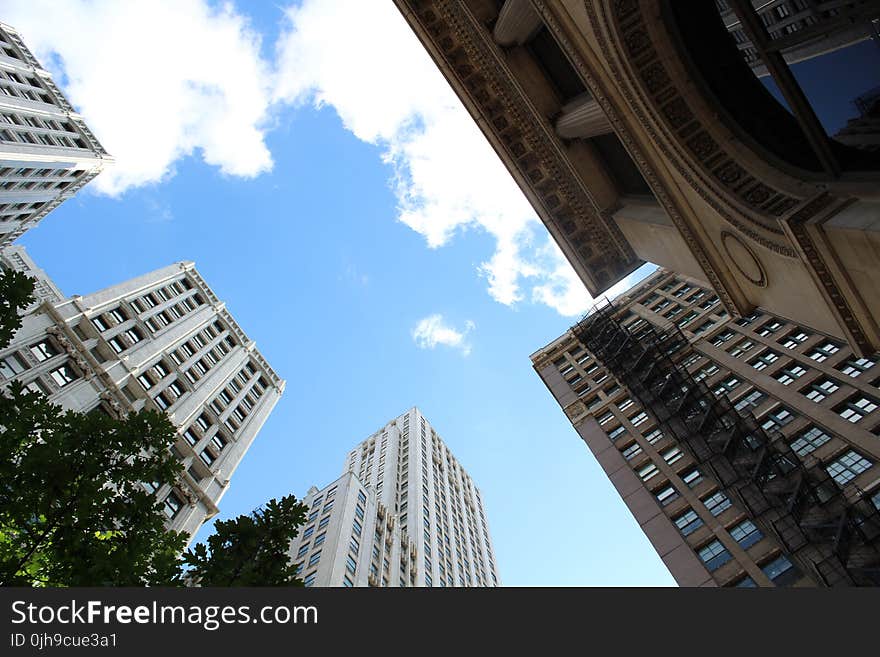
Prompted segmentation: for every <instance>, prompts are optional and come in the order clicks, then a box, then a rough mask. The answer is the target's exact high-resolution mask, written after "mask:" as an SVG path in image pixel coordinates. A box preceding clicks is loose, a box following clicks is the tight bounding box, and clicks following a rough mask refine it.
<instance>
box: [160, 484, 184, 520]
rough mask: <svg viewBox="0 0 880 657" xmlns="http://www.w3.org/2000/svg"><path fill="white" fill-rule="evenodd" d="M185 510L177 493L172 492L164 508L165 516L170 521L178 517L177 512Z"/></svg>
mask: <svg viewBox="0 0 880 657" xmlns="http://www.w3.org/2000/svg"><path fill="white" fill-rule="evenodd" d="M182 508H183V501H182V500H181V499H180V498H179V497H178V496H177V493H175V492H174V491H171V492H170V493H168V497H166V498H165V502H164V505H163V508H162V511H164V513H165V515H166V516H167V517H168V519H169V520H170V519H171V518H173V517H174V516H176V515H177V512H178V511H180V510H181V509H182Z"/></svg>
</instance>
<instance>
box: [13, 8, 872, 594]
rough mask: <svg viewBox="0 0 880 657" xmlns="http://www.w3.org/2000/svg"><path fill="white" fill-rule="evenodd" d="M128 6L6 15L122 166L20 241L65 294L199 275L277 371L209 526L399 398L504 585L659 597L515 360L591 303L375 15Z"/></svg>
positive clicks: (629, 524) (552, 408)
mask: <svg viewBox="0 0 880 657" xmlns="http://www.w3.org/2000/svg"><path fill="white" fill-rule="evenodd" d="M146 4H147V3H142V4H141V5H140V6H139V5H138V4H137V3H123V2H108V3H86V2H78V1H71V2H68V3H65V4H63V5H59V4H57V3H49V4H46V3H41V2H39V1H37V0H27V1H22V2H16V1H12V0H6V1H4V2H0V8H2V12H0V20H3V21H4V22H7V23H9V24H11V25H14V26H15V27H17V28H18V29H19V30H20V31H21V32H22V34H23V36H24V38H25V40H26V41H27V42H28V43H29V44H31V46H32V47H33V48H34V49H35V50H36V52H37V55H38V56H39V57H40V58H41V60H42V61H44V62H45V63H46V65H47V66H49V67H50V68H51V69H52V70H53V71H54V72H55V73H56V74H57V75H58V76H59V78H62V79H63V80H64V82H65V87H64V88H65V92H66V93H67V94H68V96H69V97H70V98H71V100H72V101H73V102H74V104H75V105H76V106H77V107H78V108H80V109H81V111H82V112H83V114H84V116H85V118H86V121H87V122H88V123H89V125H90V126H91V127H92V129H93V130H94V131H95V132H96V134H97V135H98V137H99V139H101V140H102V142H103V143H104V145H105V147H106V148H107V150H108V151H109V152H110V153H112V154H113V155H114V156H115V157H116V165H115V166H114V167H113V169H109V170H108V171H107V172H105V173H103V174H101V176H100V177H99V178H98V179H97V180H96V181H95V183H93V184H92V185H90V186H89V189H87V190H86V191H84V192H81V193H80V194H79V195H78V196H77V197H76V198H75V199H73V200H71V201H68V202H67V203H65V204H64V205H63V206H62V207H61V208H59V209H58V210H56V211H55V212H53V214H52V215H51V216H50V217H48V218H47V219H46V220H44V222H43V223H42V224H41V225H40V226H39V227H37V228H36V229H34V230H32V231H31V232H29V233H28V234H27V235H26V236H25V237H24V238H23V239H22V240H21V241H22V243H23V244H24V245H25V246H26V247H27V248H28V250H29V251H30V253H31V255H32V257H33V258H34V259H35V260H36V261H37V262H38V263H39V264H40V265H41V266H42V267H43V268H45V269H46V270H47V272H48V273H49V274H50V275H51V276H52V277H53V278H54V279H55V281H56V282H57V283H58V284H59V286H60V287H61V289H62V290H63V291H64V292H65V293H66V294H76V293H87V292H90V291H94V290H97V289H100V288H102V287H105V286H107V285H111V284H113V283H116V282H119V281H122V280H125V279H127V278H130V277H132V276H135V275H138V274H141V273H144V272H147V271H150V270H153V269H156V268H159V267H162V266H165V265H167V264H169V263H171V262H175V261H178V260H192V261H194V262H195V263H196V266H197V267H198V269H199V271H200V272H201V273H202V275H203V276H204V277H205V279H206V280H207V281H208V283H209V284H210V285H211V286H212V287H213V288H214V290H215V292H216V293H217V295H218V296H219V297H220V299H222V300H224V301H225V302H226V303H227V307H228V308H229V310H230V312H231V313H232V314H233V315H234V316H235V318H236V319H237V320H238V322H239V324H240V325H241V326H242V327H243V329H244V330H245V331H246V332H247V333H248V335H249V336H250V337H251V338H252V339H254V340H255V341H256V343H257V346H258V348H259V349H260V350H261V351H262V353H263V354H264V355H265V357H266V358H267V360H268V361H269V363H271V364H272V366H273V367H274V368H275V369H276V371H277V372H278V373H279V375H280V376H282V377H283V378H284V379H286V380H287V389H286V392H285V394H284V396H283V397H282V399H281V401H280V403H279V404H278V406H277V407H276V409H275V411H274V412H273V414H272V415H271V417H270V418H269V420H268V421H267V423H266V425H265V426H264V428H263V430H262V432H261V433H260V435H259V436H258V438H257V440H256V441H255V442H254V444H253V447H252V448H251V450H250V451H249V452H248V454H247V456H246V457H245V459H244V460H243V462H242V464H241V466H240V467H239V469H238V471H237V472H236V474H235V476H234V477H233V479H232V484H231V486H230V490H229V492H228V493H227V495H226V496H225V497H224V499H223V500H222V502H221V505H220V506H221V511H222V513H221V518H227V517H231V516H235V515H238V514H240V513H247V512H249V511H250V510H251V509H253V508H254V507H256V506H257V505H259V504H261V503H263V502H265V501H266V500H267V499H269V498H271V497H280V496H283V495H285V494H288V493H291V492H292V493H294V494H296V495H298V496H302V495H303V494H304V493H305V491H306V490H307V489H308V487H309V486H310V485H312V484H316V485H319V486H320V485H323V484H325V483H327V482H329V481H331V480H333V479H335V478H336V477H338V476H339V474H340V473H341V468H342V465H343V458H344V456H345V455H346V453H347V451H348V450H349V449H350V448H351V447H352V446H353V445H354V444H356V443H357V442H359V441H360V440H361V439H363V438H364V437H366V436H367V435H369V434H370V433H372V432H373V431H375V430H376V429H377V428H379V427H381V426H382V425H384V424H385V422H387V421H388V420H389V419H391V418H393V417H395V416H397V415H398V414H400V413H401V412H403V411H404V410H405V409H407V408H409V407H411V406H414V405H416V406H419V408H420V409H421V410H422V411H423V412H424V413H425V415H426V416H427V417H428V419H429V420H430V421H431V423H432V424H433V425H434V427H435V428H436V429H437V431H438V432H439V433H440V434H441V436H442V437H443V438H444V440H445V441H446V442H447V444H448V445H449V446H450V448H451V449H452V450H453V451H454V453H455V454H456V456H457V458H458V459H459V460H460V461H461V463H462V464H463V465H464V466H465V467H466V468H467V469H468V471H469V472H470V474H471V476H472V477H473V478H474V480H475V481H476V482H477V483H478V485H479V486H480V488H481V489H482V491H483V493H484V499H485V501H486V505H487V511H488V519H489V525H490V531H491V533H492V536H493V541H494V543H495V548H496V553H497V558H498V566H499V570H500V574H501V578H502V581H503V583H504V584H506V585H524V586H531V585H549V586H566V585H583V586H593V585H609V586H624V585H643V586H654V585H667V586H668V585H673V584H674V582H673V580H672V578H671V576H670V575H669V573H668V572H667V570H666V569H665V567H664V566H663V564H662V562H661V561H660V559H659V558H658V556H657V555H656V553H655V552H654V550H653V548H652V547H651V546H650V544H649V543H648V541H647V539H646V538H645V537H644V535H643V534H642V532H641V531H640V530H639V529H638V527H637V525H636V523H635V521H634V520H633V519H632V517H631V515H630V514H629V512H628V511H627V509H626V507H625V506H624V505H623V503H622V501H621V500H620V498H619V496H618V495H617V494H616V492H615V491H614V489H613V487H612V486H611V484H610V483H609V482H608V480H607V478H606V477H605V475H604V473H603V472H602V471H601V469H600V468H599V466H598V465H597V464H596V463H595V460H594V459H593V457H592V456H591V454H590V453H589V451H588V450H587V448H586V447H585V446H584V445H583V443H582V442H581V441H580V440H579V439H578V437H577V436H576V434H575V432H574V430H573V429H572V428H571V426H570V424H569V423H568V421H567V420H566V418H565V416H564V415H563V413H562V412H561V410H560V409H559V407H558V406H557V405H556V403H555V402H554V401H553V399H552V398H551V396H550V394H549V393H548V392H547V390H546V389H545V388H544V386H543V384H542V383H541V381H540V379H539V378H538V377H537V375H536V374H535V373H534V372H533V370H532V369H531V366H530V362H529V358H528V357H529V354H531V353H532V352H533V351H535V350H536V349H538V348H539V347H541V346H543V345H545V344H546V343H548V342H550V341H551V340H553V339H554V338H556V337H557V336H559V335H560V334H561V333H562V332H563V331H565V329H566V328H568V327H569V326H570V325H571V324H572V323H573V322H574V321H575V319H576V317H577V315H578V313H579V312H581V311H583V310H585V309H586V307H587V306H588V303H589V301H590V300H589V297H588V296H587V295H586V293H585V291H584V290H583V288H582V286H580V285H579V283H578V282H577V281H576V279H575V277H574V275H573V273H572V272H571V270H570V268H569V267H568V265H567V264H566V263H565V262H564V261H563V260H562V258H561V256H560V254H559V253H558V251H557V250H556V249H555V247H554V246H553V245H552V243H551V242H550V241H549V239H548V237H547V234H546V231H545V230H544V229H543V227H542V226H541V225H540V223H539V222H538V221H537V219H536V218H535V216H534V213H533V211H532V210H531V208H529V207H528V205H527V203H526V202H525V201H524V199H523V198H522V195H521V194H520V193H519V191H518V189H517V188H516V187H515V185H514V184H513V182H512V181H511V179H510V177H509V175H508V174H507V172H506V171H505V170H504V168H503V166H501V165H500V163H499V162H498V160H497V158H496V157H495V155H494V154H493V153H492V152H491V150H490V149H489V148H488V146H487V145H486V143H485V140H484V139H483V138H482V136H481V135H480V134H479V133H478V131H477V129H476V128H475V127H474V125H473V122H472V121H471V120H470V118H469V117H468V116H467V114H466V113H465V112H464V110H463V109H462V108H461V107H460V104H459V103H458V101H457V100H456V99H455V98H454V96H452V94H451V92H450V91H449V89H448V86H447V85H446V84H445V82H444V81H443V80H442V78H441V77H440V76H439V73H437V71H436V69H435V68H434V66H433V64H432V63H431V62H430V60H429V59H428V58H427V56H426V55H425V54H424V52H423V50H422V49H421V46H419V44H418V42H417V41H416V40H415V38H414V37H413V36H412V34H411V33H410V32H409V30H408V28H406V26H405V24H404V23H403V22H402V20H401V19H400V17H399V16H398V15H397V14H396V11H395V10H393V9H390V8H389V7H388V6H387V5H390V3H381V4H380V3H367V2H361V1H354V2H353V1H351V0H347V1H346V0H340V1H339V2H330V1H329V0H321V1H320V2H306V3H305V6H304V8H302V9H300V10H297V9H295V8H294V9H293V10H290V9H288V8H284V7H281V6H278V5H274V4H270V3H241V4H238V5H235V4H230V5H224V6H223V7H220V6H219V5H208V4H205V3H204V2H202V1H201V0H178V1H177V2H170V0H156V2H153V3H149V11H148V12H147V13H144V11H145V10H144V9H143V6H144V5H146ZM50 6H51V8H52V10H51V11H53V12H54V15H56V16H57V20H55V21H51V22H47V21H45V20H44V19H43V17H44V16H45V15H47V14H46V12H49V11H50V9H49V7H50ZM340 16H346V17H347V20H344V21H342V20H340ZM184 19H185V20H184ZM181 24H182V26H181ZM175 26H176V27H175ZM156 34H162V38H161V39H160V42H161V45H162V47H161V48H158V49H156V41H155V40H152V41H149V46H150V48H151V49H152V50H150V57H147V58H145V56H144V47H145V45H144V44H145V43H146V42H144V41H143V40H144V39H148V40H150V39H154V37H155V35H156ZM375 34H383V35H385V38H383V39H378V40H377V39H376V38H375V36H374V35H375ZM111 55H112V56H111ZM145 60H146V61H145ZM237 80H240V84H239V83H238V82H236V81H237ZM402 81H406V82H405V83H402ZM858 91H861V89H859V90H857V92H858ZM133 126H134V129H133ZM267 308H268V309H269V310H268V311H267ZM420 329H421V330H420ZM206 534H207V531H206V530H203V531H202V532H201V533H200V534H199V537H198V538H200V539H203V538H205V536H206Z"/></svg>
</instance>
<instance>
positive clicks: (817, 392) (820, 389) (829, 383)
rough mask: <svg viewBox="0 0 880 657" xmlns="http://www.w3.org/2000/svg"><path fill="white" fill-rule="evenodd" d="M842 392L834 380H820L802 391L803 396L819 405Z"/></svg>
mask: <svg viewBox="0 0 880 657" xmlns="http://www.w3.org/2000/svg"><path fill="white" fill-rule="evenodd" d="M838 390H840V385H838V383H837V381H835V380H834V379H819V380H817V381H814V382H813V383H811V384H810V385H808V386H807V387H806V388H804V389H803V390H801V394H802V395H803V396H804V397H806V398H807V399H809V400H810V401H814V402H816V403H817V404H818V403H819V402H821V401H823V400H824V399H826V398H827V397H829V396H830V395H833V394H834V393H835V392H837V391H838Z"/></svg>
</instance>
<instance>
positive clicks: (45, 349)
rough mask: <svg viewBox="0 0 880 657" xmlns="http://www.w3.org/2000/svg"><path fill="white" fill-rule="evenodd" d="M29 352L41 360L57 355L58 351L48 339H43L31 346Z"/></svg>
mask: <svg viewBox="0 0 880 657" xmlns="http://www.w3.org/2000/svg"><path fill="white" fill-rule="evenodd" d="M31 353H32V354H33V355H34V358H36V359H37V360H38V361H40V362H43V361H44V360H49V359H50V358H52V356H57V355H58V354H59V353H60V352H59V351H58V350H57V349H56V348H55V346H54V345H53V344H52V343H51V342H49V341H48V340H43V341H42V342H38V343H37V344H35V345H32V346H31Z"/></svg>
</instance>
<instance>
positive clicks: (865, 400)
mask: <svg viewBox="0 0 880 657" xmlns="http://www.w3.org/2000/svg"><path fill="white" fill-rule="evenodd" d="M877 404H878V402H877V400H875V399H871V398H870V397H850V398H849V399H847V400H846V401H845V402H844V403H843V404H841V405H840V406H838V407H837V408H836V409H834V410H835V411H836V412H837V414H838V415H839V416H840V417H842V418H843V419H844V420H847V421H848V422H852V423H853V424H855V423H856V422H859V421H860V420H861V419H862V418H863V417H865V416H866V415H867V414H868V413H871V412H872V411H874V410H876V408H877Z"/></svg>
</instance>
